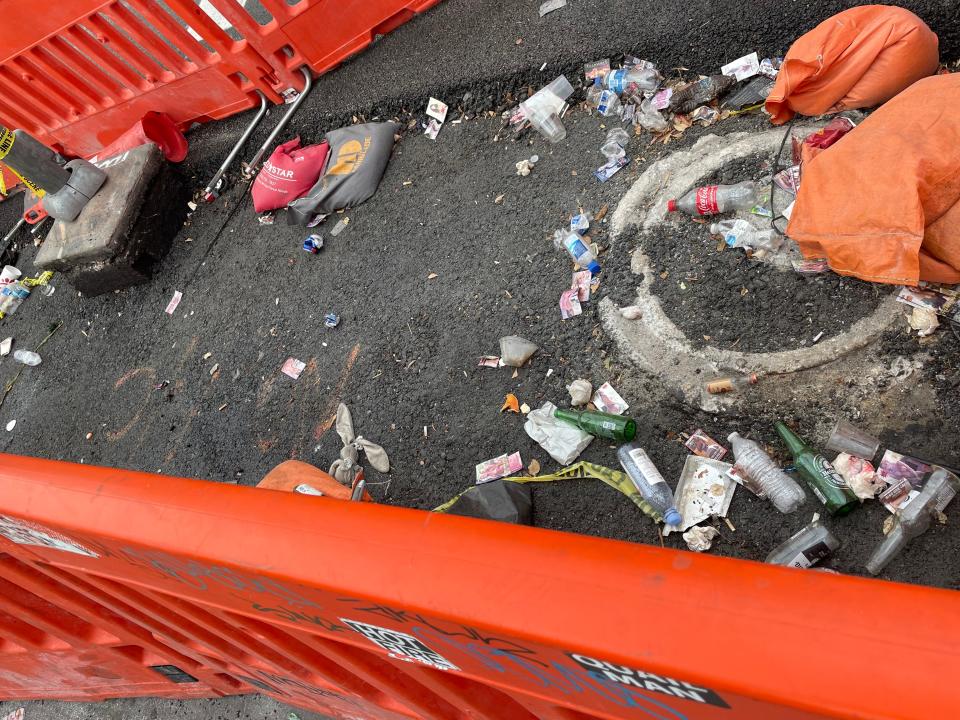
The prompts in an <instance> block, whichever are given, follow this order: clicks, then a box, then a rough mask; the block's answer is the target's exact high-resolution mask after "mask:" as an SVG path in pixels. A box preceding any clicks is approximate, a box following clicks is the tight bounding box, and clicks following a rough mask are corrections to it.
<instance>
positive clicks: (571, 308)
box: [560, 290, 583, 320]
mask: <svg viewBox="0 0 960 720" xmlns="http://www.w3.org/2000/svg"><path fill="white" fill-rule="evenodd" d="M582 312H583V308H582V307H581V305H580V299H579V297H578V296H577V291H576V290H564V291H563V292H562V293H561V294H560V317H561V318H562V319H563V320H569V319H570V318H572V317H576V316H577V315H580V314H581V313H582Z"/></svg>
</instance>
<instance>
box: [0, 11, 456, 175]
mask: <svg viewBox="0 0 960 720" xmlns="http://www.w3.org/2000/svg"><path fill="white" fill-rule="evenodd" d="M437 2H439V0H202V2H200V3H199V4H198V2H195V1H194V0H165V1H164V2H161V1H160V0H113V1H110V2H105V1H104V0H62V1H61V2H57V3H47V4H44V5H43V8H42V11H39V10H38V6H37V4H36V3H35V2H33V1H32V0H5V2H4V3H3V8H2V11H0V124H5V125H7V126H9V127H17V128H23V129H24V130H28V131H29V132H31V133H32V134H33V135H35V136H36V137H37V138H38V139H40V140H42V141H44V142H46V143H48V144H50V145H55V146H59V147H60V148H61V149H64V150H66V151H67V152H70V153H73V154H76V155H81V156H89V155H91V154H93V153H95V152H97V151H98V150H99V149H100V148H101V147H103V146H104V145H106V144H108V143H110V142H112V141H113V140H114V139H116V138H117V137H119V136H120V135H121V134H122V133H123V132H124V131H125V130H126V129H127V128H129V127H130V126H131V125H133V124H134V123H136V122H137V121H138V120H139V119H140V118H141V117H142V116H143V115H144V113H146V112H149V111H157V112H165V113H167V114H168V115H170V117H172V118H173V119H174V120H175V121H176V122H177V123H178V124H179V125H180V127H181V128H182V129H186V128H187V127H188V126H189V125H190V124H191V123H193V122H196V121H199V122H203V121H206V120H210V119H215V118H223V117H227V116H228V115H232V114H233V113H236V112H240V111H241V110H246V109H247V108H250V107H253V106H254V105H257V104H258V103H259V99H258V98H257V96H256V95H255V93H254V90H258V89H259V90H261V91H262V92H263V93H264V94H265V95H266V96H267V97H268V98H270V99H271V100H273V101H274V102H281V101H282V95H281V94H282V93H283V92H284V91H285V90H287V89H289V88H294V89H299V88H301V87H302V83H303V80H302V77H301V76H300V73H298V72H297V69H298V68H299V67H301V66H302V65H304V64H307V65H309V66H310V67H311V68H312V69H313V70H314V72H317V73H322V72H326V71H327V70H330V69H331V68H333V67H336V66H337V65H338V64H340V63H341V62H343V60H345V59H346V58H348V57H349V56H351V55H353V54H355V53H357V52H359V51H360V50H362V49H364V48H365V47H367V46H368V45H369V44H370V43H372V42H373V41H374V40H375V39H376V37H377V36H378V35H382V34H384V33H387V32H389V31H390V30H393V29H394V28H396V27H398V26H399V25H401V24H403V23H404V22H405V21H406V20H408V19H410V18H411V17H413V16H414V15H415V14H416V13H419V12H422V11H424V10H426V9H428V8H430V7H432V6H433V5H435V4H436V3H437ZM205 9H206V10H205Z"/></svg>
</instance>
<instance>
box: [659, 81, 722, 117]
mask: <svg viewBox="0 0 960 720" xmlns="http://www.w3.org/2000/svg"><path fill="white" fill-rule="evenodd" d="M735 82H736V80H735V79H734V78H732V77H727V76H726V75H711V76H710V77H705V78H704V79H703V80H700V81H699V82H695V83H693V84H692V85H688V86H687V87H685V88H684V89H683V90H678V91H676V92H675V93H673V95H672V96H671V98H670V110H671V111H673V112H675V113H688V112H690V111H691V110H693V109H694V108H696V107H697V106H699V105H706V104H707V103H708V102H710V101H711V100H713V99H714V98H716V97H719V96H720V95H722V94H723V93H725V92H726V91H727V90H729V89H730V88H731V87H733V84H734V83H735Z"/></svg>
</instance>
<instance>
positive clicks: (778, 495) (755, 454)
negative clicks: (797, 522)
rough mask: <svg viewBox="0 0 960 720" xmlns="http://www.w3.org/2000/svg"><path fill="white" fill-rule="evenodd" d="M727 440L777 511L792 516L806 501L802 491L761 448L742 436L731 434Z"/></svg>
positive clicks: (739, 461) (751, 478)
mask: <svg viewBox="0 0 960 720" xmlns="http://www.w3.org/2000/svg"><path fill="white" fill-rule="evenodd" d="M727 440H729V441H730V445H731V447H732V448H733V456H734V457H735V458H736V460H737V465H738V466H739V467H740V468H741V469H742V470H743V472H744V473H746V474H747V475H748V476H749V478H750V480H752V481H753V482H754V483H755V484H756V485H757V486H758V487H759V488H761V489H762V490H763V494H764V495H765V496H766V497H767V498H768V499H769V500H770V502H772V503H773V505H774V507H775V508H777V510H779V511H780V512H782V513H792V512H793V511H794V510H796V509H797V508H799V507H800V506H801V505H802V504H803V503H804V502H805V501H806V499H807V496H806V495H805V494H804V492H803V488H801V487H800V486H799V485H798V484H797V482H796V480H794V479H793V478H792V477H790V476H789V475H787V474H786V473H785V472H784V471H783V470H781V469H780V466H779V465H777V464H776V463H775V462H774V461H773V458H771V457H770V456H769V455H767V453H766V452H765V451H764V449H763V448H762V447H760V445H758V444H757V443H755V442H754V441H753V440H748V439H747V438H744V437H740V433H730V434H729V435H728V436H727Z"/></svg>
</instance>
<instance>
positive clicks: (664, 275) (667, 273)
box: [660, 270, 670, 280]
mask: <svg viewBox="0 0 960 720" xmlns="http://www.w3.org/2000/svg"><path fill="white" fill-rule="evenodd" d="M669 276H670V271H669V270H664V271H663V272H662V273H660V279H661V280H666V279H667V278H668V277H669Z"/></svg>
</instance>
